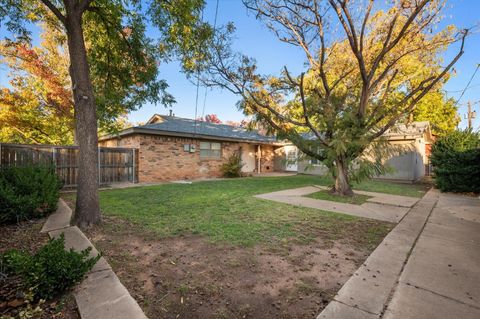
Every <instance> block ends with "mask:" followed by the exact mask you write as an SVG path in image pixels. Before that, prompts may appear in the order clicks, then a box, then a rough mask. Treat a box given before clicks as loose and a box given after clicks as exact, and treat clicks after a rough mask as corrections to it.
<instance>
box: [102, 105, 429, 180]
mask: <svg viewBox="0 0 480 319" xmlns="http://www.w3.org/2000/svg"><path fill="white" fill-rule="evenodd" d="M385 136H386V137H387V138H388V140H389V141H390V143H391V144H394V145H401V146H403V147H404V148H405V150H406V151H405V152H404V153H403V154H402V155H399V156H395V157H393V158H390V159H388V160H387V163H388V164H389V165H390V166H391V167H393V168H394V170H395V172H394V173H392V174H389V175H385V176H380V177H379V178H388V179H397V180H406V181H414V180H418V179H420V178H422V177H423V176H424V175H425V167H426V165H425V164H428V158H429V155H430V153H429V150H430V144H431V143H432V142H433V139H434V138H433V136H432V133H431V131H430V125H429V123H428V122H414V123H411V124H408V125H405V124H401V125H397V126H395V127H394V128H392V129H391V130H389V131H387V132H386V133H385ZM99 144H100V146H108V147H133V148H136V149H138V158H137V160H136V163H135V165H136V167H137V169H138V180H139V181H140V182H157V181H171V180H180V179H197V178H211V177H220V176H221V175H222V172H221V166H222V165H223V164H224V163H226V161H227V160H228V158H229V157H230V156H231V155H233V154H239V155H240V157H241V159H242V162H243V164H244V166H243V168H242V171H243V172H244V173H245V174H247V175H248V174H251V173H267V172H273V171H290V172H299V173H302V174H318V175H324V174H328V171H327V169H326V168H325V166H324V165H323V164H322V163H320V162H318V161H317V160H305V159H299V158H300V156H299V155H300V153H299V151H298V149H297V147H296V146H294V145H292V144H291V143H288V142H285V141H278V140H277V139H276V138H275V137H273V136H265V135H262V134H259V133H258V132H257V131H249V130H247V129H245V128H241V127H235V126H231V125H224V124H215V123H208V122H202V121H195V120H192V119H185V118H179V117H175V116H165V115H158V114H156V115H154V116H152V118H150V120H149V121H148V122H147V123H146V124H145V125H140V126H135V127H131V128H128V129H125V130H123V131H121V132H120V133H119V134H117V135H107V136H103V137H101V138H100V142H99Z"/></svg>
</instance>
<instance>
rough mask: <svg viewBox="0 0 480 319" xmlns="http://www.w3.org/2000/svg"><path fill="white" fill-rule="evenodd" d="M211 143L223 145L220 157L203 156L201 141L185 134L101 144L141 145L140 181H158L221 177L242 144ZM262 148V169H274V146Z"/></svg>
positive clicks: (142, 135)
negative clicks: (191, 149) (191, 147)
mask: <svg viewBox="0 0 480 319" xmlns="http://www.w3.org/2000/svg"><path fill="white" fill-rule="evenodd" d="M202 141H207V140H202ZM211 142H219V143H221V144H222V156H221V158H220V159H206V158H200V140H197V139H191V138H183V137H172V136H159V135H146V134H134V135H129V136H126V137H121V138H114V139H110V140H107V141H102V142H100V145H101V146H109V147H135V148H138V149H139V157H138V158H139V160H138V161H139V163H138V169H139V181H140V182H157V181H171V180H181V179H195V178H209V177H221V176H222V173H221V170H220V167H221V166H222V164H223V163H225V162H226V161H227V159H228V157H230V156H231V155H232V154H233V153H234V152H236V151H238V150H239V148H240V143H237V142H221V141H215V140H211ZM184 144H193V145H195V147H196V151H195V152H194V153H190V152H186V151H184V147H183V146H184ZM261 149H262V161H261V169H262V172H272V171H273V165H274V159H273V157H274V152H273V146H271V145H262V146H261ZM267 167H268V169H267Z"/></svg>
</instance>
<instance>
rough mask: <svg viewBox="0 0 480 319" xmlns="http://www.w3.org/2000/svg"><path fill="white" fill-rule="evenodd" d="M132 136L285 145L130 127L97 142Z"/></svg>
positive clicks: (274, 143)
mask: <svg viewBox="0 0 480 319" xmlns="http://www.w3.org/2000/svg"><path fill="white" fill-rule="evenodd" d="M132 134H148V135H160V136H174V137H186V138H192V139H203V140H216V141H228V142H244V143H255V144H267V145H275V146H283V145H285V143H283V142H277V141H262V140H255V139H243V138H228V137H222V136H215V135H204V134H198V133H196V134H193V133H181V132H172V131H162V130H156V129H147V128H139V127H130V128H127V129H125V130H123V131H121V132H120V133H118V134H117V135H112V134H107V135H104V136H101V137H99V138H98V141H99V142H101V141H107V140H111V139H115V138H119V137H122V136H128V135H132Z"/></svg>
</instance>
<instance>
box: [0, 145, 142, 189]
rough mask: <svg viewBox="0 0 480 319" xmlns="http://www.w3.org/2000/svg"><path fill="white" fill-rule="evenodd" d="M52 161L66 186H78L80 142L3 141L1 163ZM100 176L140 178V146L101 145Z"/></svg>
mask: <svg viewBox="0 0 480 319" xmlns="http://www.w3.org/2000/svg"><path fill="white" fill-rule="evenodd" d="M26 165H53V166H54V167H55V171H56V173H57V176H58V177H59V178H60V179H61V180H62V181H63V183H64V187H75V186H76V184H77V176H78V146H57V145H23V144H4V143H0V166H26ZM98 165H99V174H98V180H99V183H100V184H101V185H108V184H112V183H125V182H130V183H136V182H138V150H137V149H135V148H113V147H99V148H98Z"/></svg>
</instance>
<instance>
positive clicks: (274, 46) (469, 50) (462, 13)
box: [0, 0, 480, 128]
mask: <svg viewBox="0 0 480 319" xmlns="http://www.w3.org/2000/svg"><path fill="white" fill-rule="evenodd" d="M216 1H217V0H207V6H206V8H205V9H204V13H203V14H204V19H206V20H208V21H210V22H211V23H212V24H213V21H214V15H215V6H216ZM478 12H480V1H478V0H448V1H447V9H446V11H445V13H446V15H445V19H444V20H443V22H442V24H444V25H445V24H455V25H456V26H457V27H458V28H470V27H472V26H475V25H478V24H479V21H480V16H479V15H478ZM227 22H233V23H234V25H235V27H236V32H235V40H234V47H235V49H236V50H238V51H241V52H242V53H244V54H247V55H248V56H250V57H253V58H255V59H256V60H257V62H258V66H259V70H260V72H261V73H263V74H278V73H279V71H280V70H281V69H282V68H283V67H284V66H288V68H289V70H290V71H291V73H292V74H299V73H300V72H301V71H303V70H304V55H303V54H302V52H301V51H300V50H299V49H297V48H294V47H292V46H290V45H287V44H284V43H281V42H279V41H278V40H276V38H275V37H274V36H273V35H272V34H271V33H270V31H268V30H267V29H266V27H265V26H263V24H262V23H261V22H260V21H257V20H256V19H255V17H254V16H253V15H252V14H251V13H249V12H247V10H246V9H245V7H244V6H243V4H242V2H241V1H240V0H219V6H218V16H217V25H224V24H226V23H227ZM477 29H478V28H477ZM1 32H2V31H1V30H0V33H1ZM148 32H150V33H152V34H153V33H154V32H155V30H153V29H149V30H148ZM455 50H458V46H454V47H452V48H451V49H449V51H447V52H446V54H445V61H448V58H451V57H452V56H454V55H455V54H456V51H455ZM478 63H480V34H479V33H475V34H473V35H471V36H470V37H469V38H468V39H467V41H466V44H465V54H464V55H463V56H462V57H461V59H460V60H459V62H457V64H456V66H455V70H456V72H455V75H454V76H453V77H451V78H450V80H449V81H448V83H447V84H446V85H445V87H444V89H445V90H446V92H447V94H448V96H450V97H453V98H455V100H457V99H458V98H460V95H461V93H462V91H463V90H464V89H465V87H466V85H467V83H468V81H469V80H470V78H471V77H472V75H473V73H474V71H475V68H476V66H477V64H478ZM6 74H7V71H6V69H5V67H2V66H0V77H1V78H0V85H5V83H6V82H7V81H8V79H6ZM159 77H160V78H162V79H165V80H166V81H167V83H168V84H169V86H170V87H169V92H170V93H171V94H172V95H173V96H174V97H175V99H176V101H177V103H176V104H174V106H173V107H172V111H173V113H174V114H175V115H176V116H180V117H187V118H194V116H195V106H196V103H195V101H196V91H197V87H196V85H195V84H193V83H191V82H190V81H189V80H187V79H186V77H185V75H184V74H183V73H182V72H181V68H180V66H179V64H178V63H176V62H171V63H168V64H162V65H160V74H159ZM205 92H206V95H205ZM205 96H206V98H205ZM238 100H239V97H238V96H235V95H233V94H232V93H230V92H227V91H224V90H221V89H212V90H210V89H209V90H207V91H206V89H205V88H202V87H200V89H199V98H198V104H197V115H198V116H201V115H202V114H217V115H218V117H219V118H220V119H221V120H222V121H227V120H233V121H240V120H241V119H243V118H244V115H243V114H242V112H241V111H239V110H238V109H237V107H236V102H237V101H238ZM468 101H471V102H477V101H478V103H477V104H474V105H473V107H474V109H475V110H477V113H478V116H477V118H476V119H475V120H474V128H479V127H480V70H479V72H478V73H477V74H476V76H475V78H474V79H473V81H472V82H471V84H470V86H469V88H468V89H467V90H466V91H465V93H464V95H463V97H462V98H461V99H460V101H459V113H460V115H461V117H462V123H461V124H460V127H462V128H463V127H466V120H465V118H464V117H465V115H466V109H467V105H466V103H467V102H468ZM204 106H205V107H204ZM168 112H169V111H168V110H167V109H165V108H164V107H163V106H161V105H152V104H148V103H147V104H145V105H143V106H142V107H141V108H140V109H139V110H137V111H134V112H132V113H131V114H129V121H130V122H133V123H136V122H145V121H147V120H148V119H149V118H150V117H151V116H152V115H153V114H155V113H160V114H168Z"/></svg>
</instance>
